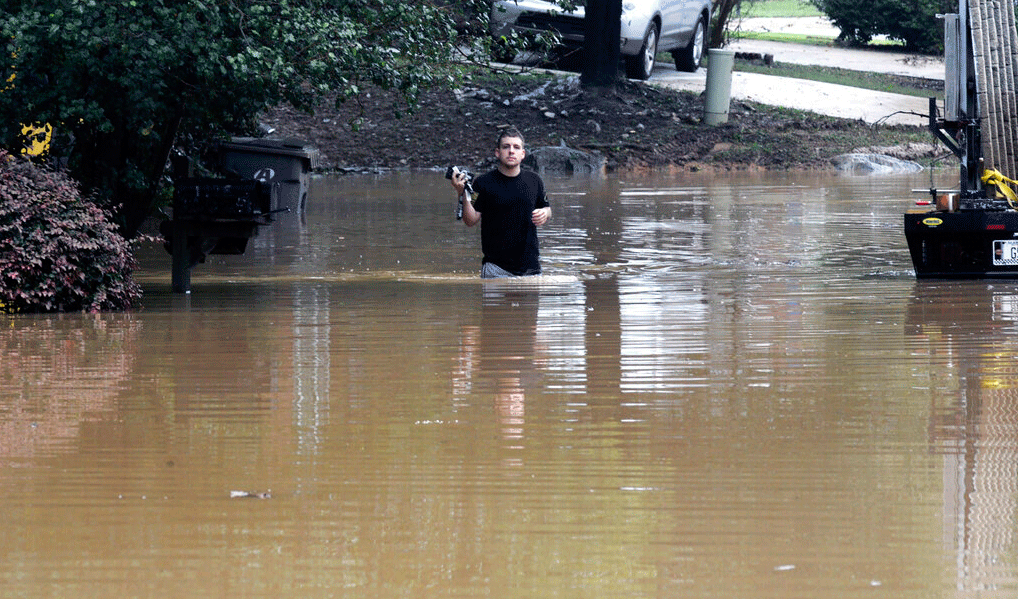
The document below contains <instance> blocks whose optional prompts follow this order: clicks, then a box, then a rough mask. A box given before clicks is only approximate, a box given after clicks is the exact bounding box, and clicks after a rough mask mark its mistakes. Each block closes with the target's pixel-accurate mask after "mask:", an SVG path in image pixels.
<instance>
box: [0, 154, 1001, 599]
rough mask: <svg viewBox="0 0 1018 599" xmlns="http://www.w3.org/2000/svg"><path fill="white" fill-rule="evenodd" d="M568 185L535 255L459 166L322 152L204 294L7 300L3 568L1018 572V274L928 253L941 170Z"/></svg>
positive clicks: (476, 586) (833, 593)
mask: <svg viewBox="0 0 1018 599" xmlns="http://www.w3.org/2000/svg"><path fill="white" fill-rule="evenodd" d="M548 185H549V188H550V189H551V191H552V192H553V202H554V208H555V218H554V220H553V222H552V224H551V225H549V226H548V227H547V228H546V229H545V230H544V231H543V259H544V264H545V269H546V273H547V275H546V276H545V277H541V278H538V279H535V280H529V281H525V282H491V283H484V284H482V283H481V282H480V281H478V280H477V277H476V271H477V269H478V264H477V263H478V253H479V249H478V246H479V241H478V238H477V231H476V230H467V229H465V228H463V227H462V226H461V225H459V224H458V223H456V222H455V221H453V219H452V213H453V209H454V202H453V201H452V199H451V196H452V193H451V190H450V188H449V187H448V182H446V181H445V180H444V179H443V178H442V176H441V174H437V173H435V174H432V173H426V174H417V175H407V174H396V175H387V176H382V177H377V178H375V177H358V178H344V179H321V180H318V181H316V182H315V186H314V188H313V190H312V197H311V198H310V200H309V205H308V212H307V214H306V217H305V218H304V219H298V218H296V217H294V216H287V217H285V218H282V219H281V220H280V222H278V223H276V224H275V225H273V226H272V227H271V228H268V229H264V230H263V231H262V235H261V236H260V237H259V238H257V239H256V240H254V241H253V243H252V245H251V246H250V247H249V250H248V254H247V255H245V256H228V257H211V258H210V260H209V262H208V263H207V264H204V265H200V266H198V267H196V269H195V270H194V273H193V288H194V291H193V293H192V294H191V295H190V296H173V295H172V294H170V293H168V288H169V257H168V256H166V255H165V254H163V253H162V250H161V249H159V248H153V249H151V250H149V251H146V252H144V253H143V255H142V256H141V259H142V262H143V264H144V266H145V270H144V271H143V272H142V273H140V274H141V279H142V281H143V283H144V284H145V287H146V291H147V294H146V301H145V305H146V307H145V309H144V310H141V311H138V312H136V313H132V314H112V315H101V316H82V315H63V316H17V317H12V318H4V319H3V320H2V321H0V323H2V327H0V383H2V388H0V415H2V419H0V497H2V499H3V504H4V509H3V510H2V512H0V514H2V515H0V522H2V528H3V530H4V543H3V546H2V549H0V555H2V557H3V559H2V562H0V563H2V565H0V587H2V588H3V589H4V590H3V591H2V592H0V595H2V596H5V597H40V596H50V597H224V598H225V597H231V598H232V597H273V598H278V597H302V598H303V597H371V598H386V597H471V598H473V597H483V596H489V597H527V598H540V597H582V598H589V597H661V598H664V597H704V598H719V599H721V598H745V597H767V598H782V599H783V598H792V597H802V598H817V597H832V598H851V597H894V598H902V597H915V598H924V599H925V598H929V597H948V596H950V597H996V596H1000V597H1005V596H1013V595H1014V593H1015V592H1016V591H1018V585H1016V583H1015V567H1016V566H1015V554H1016V552H1015V542H1014V541H1015V540H1014V538H1013V537H1014V532H1013V531H1014V530H1015V528H1016V526H1015V524H1016V523H1015V507H1016V506H1015V500H1016V490H1018V484H1016V480H1015V479H1016V476H1018V472H1016V469H1018V466H1016V460H1015V458H1016V455H1015V454H1016V448H1015V443H1016V437H1015V425H1016V424H1018V416H1016V414H1018V411H1016V409H1015V401H1016V399H1018V392H1016V391H1015V389H1016V388H1018V386H1016V383H1018V364H1016V363H1015V358H1014V356H1015V349H1016V348H1015V343H1016V342H1015V341H1014V339H1015V338H1016V337H1015V334H1014V333H1015V317H1016V316H1018V285H1016V284H1013V283H1009V282H956V283H942V282H916V281H915V280H914V278H913V276H912V270H911V264H910V263H909V259H908V256H907V252H906V249H905V245H904V238H903V235H902V233H901V212H902V211H903V210H904V209H905V208H907V206H908V204H909V203H910V201H911V199H910V198H909V190H910V189H912V188H913V187H924V186H926V185H928V182H927V181H925V180H923V179H921V178H920V179H917V180H913V179H907V178H877V179H852V178H835V177H826V176H792V175H787V174H782V175H768V176H759V177H755V176H752V175H739V176H734V177H733V178H732V179H731V180H722V179H721V178H720V177H719V178H711V177H694V176H687V177H684V178H683V177H675V178H668V177H658V178H654V179H649V180H648V179H637V178H624V179H623V180H619V179H618V178H614V177H613V178H609V179H608V180H606V181H588V180H576V179H554V178H549V179H548ZM245 494H254V495H260V496H261V497H263V498H252V497H242V496H240V495H245Z"/></svg>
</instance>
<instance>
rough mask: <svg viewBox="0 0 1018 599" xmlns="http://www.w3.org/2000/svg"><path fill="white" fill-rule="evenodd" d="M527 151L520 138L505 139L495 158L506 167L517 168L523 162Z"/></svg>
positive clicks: (500, 142) (499, 145)
mask: <svg viewBox="0 0 1018 599" xmlns="http://www.w3.org/2000/svg"><path fill="white" fill-rule="evenodd" d="M526 154H527V151H526V150H524V149H523V140H522V139H520V138H518V137H503V138H502V139H501V140H500V141H499V142H498V148H496V149H495V158H497V159H498V161H499V162H500V163H502V164H504V165H505V166H508V167H510V168H511V167H515V166H519V165H520V163H521V162H523V157H524V156H526Z"/></svg>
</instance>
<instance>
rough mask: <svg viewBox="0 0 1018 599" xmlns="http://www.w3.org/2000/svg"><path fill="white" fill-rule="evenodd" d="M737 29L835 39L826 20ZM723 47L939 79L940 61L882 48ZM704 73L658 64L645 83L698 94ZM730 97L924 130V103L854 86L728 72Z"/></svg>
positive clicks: (749, 22) (748, 43) (749, 43)
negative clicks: (677, 69)
mask: <svg viewBox="0 0 1018 599" xmlns="http://www.w3.org/2000/svg"><path fill="white" fill-rule="evenodd" d="M741 28H742V29H743V30H752V31H783V32H787V33H800V34H808V35H816V36H818V37H830V38H831V39H832V40H833V39H834V37H836V36H837V30H836V29H834V28H833V27H832V26H831V25H830V24H829V22H827V21H826V19H822V18H806V19H801V18H800V19H744V20H743V22H742V24H741ZM727 49H730V50H735V51H736V52H748V53H755V54H770V55H772V56H773V57H774V61H775V62H779V63H780V62H784V63H791V64H804V65H819V66H829V67H837V68H842V69H850V70H857V71H865V72H873V73H887V74H894V75H904V76H909V77H921V78H926V79H938V80H943V79H944V60H943V58H942V57H930V56H921V55H916V54H908V53H903V52H891V51H886V50H876V49H874V50H862V49H854V48H838V47H835V46H810V45H801V44H789V43H783V42H767V41H759V40H736V41H734V42H732V43H731V44H730V45H729V47H728V48H727ZM706 79H707V72H706V69H700V70H699V71H697V72H696V73H682V72H678V71H676V70H675V67H674V65H671V64H669V63H665V62H662V61H659V62H658V63H657V65H656V66H655V68H654V74H653V76H652V77H651V78H650V80H649V81H648V83H652V84H655V85H661V86H665V87H670V88H673V89H681V90H687V91H693V92H702V91H703V90H704V88H705V87H706ZM732 98H733V99H739V100H748V101H751V102H757V103H760V104H767V105H771V106H784V107H787V108H794V109H798V110H808V111H811V112H815V113H818V114H825V115H829V116H835V117H840V118H847V119H860V120H863V121H865V122H867V123H878V122H879V123H886V124H903V125H914V126H917V127H925V126H926V125H927V124H928V120H929V117H928V113H929V99H928V98H920V97H915V96H906V95H900V94H892V93H887V92H880V91H870V90H865V89H860V88H857V87H849V86H844V85H834V84H830V83H819V82H814V81H806V80H803V79H791V78H787V77H775V76H770V75H763V74H756V73H742V72H735V73H733V74H732Z"/></svg>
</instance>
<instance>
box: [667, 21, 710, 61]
mask: <svg viewBox="0 0 1018 599" xmlns="http://www.w3.org/2000/svg"><path fill="white" fill-rule="evenodd" d="M706 49H707V23H705V22H704V20H703V17H700V20H699V21H697V22H696V29H695V30H693V37H692V39H690V40H689V45H688V46H686V47H685V48H682V49H680V50H675V51H673V52H672V58H674V59H675V68H676V69H678V70H680V71H686V72H687V73H692V72H695V71H696V70H697V69H699V68H700V63H701V62H703V54H704V52H705V51H706Z"/></svg>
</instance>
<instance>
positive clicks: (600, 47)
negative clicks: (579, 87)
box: [580, 0, 622, 87]
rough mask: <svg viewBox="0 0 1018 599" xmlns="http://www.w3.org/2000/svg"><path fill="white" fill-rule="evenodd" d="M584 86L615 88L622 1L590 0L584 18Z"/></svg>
mask: <svg viewBox="0 0 1018 599" xmlns="http://www.w3.org/2000/svg"><path fill="white" fill-rule="evenodd" d="M583 25H584V33H583V50H584V52H583V72H582V74H581V77H580V82H581V83H582V84H583V86H584V87H611V86H613V85H615V82H616V81H617V80H618V70H619V58H620V57H621V52H620V51H619V36H620V35H621V29H622V0H587V7H586V11H585V13H584V19H583Z"/></svg>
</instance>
